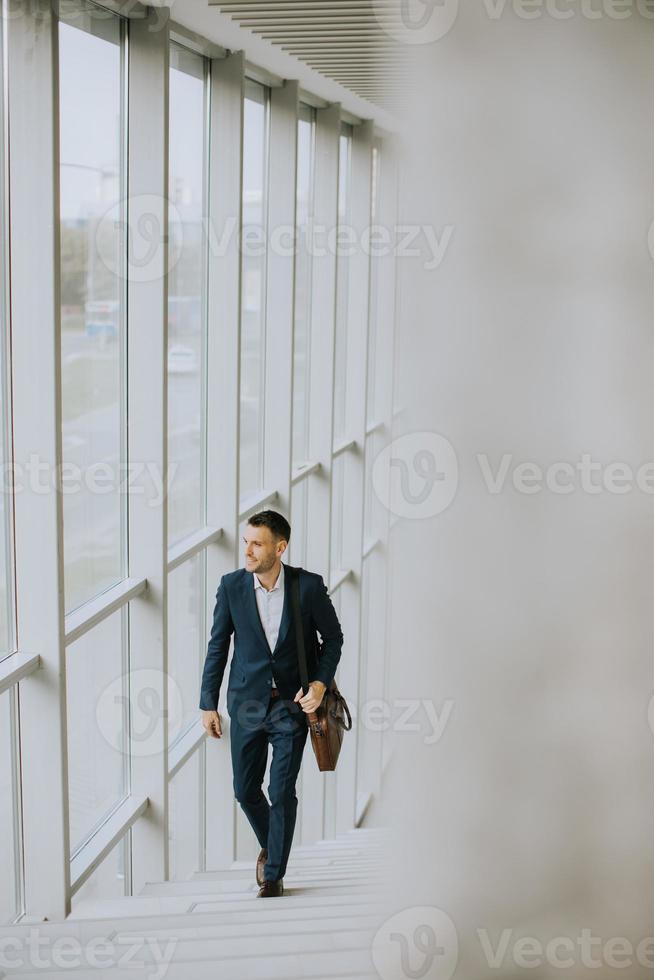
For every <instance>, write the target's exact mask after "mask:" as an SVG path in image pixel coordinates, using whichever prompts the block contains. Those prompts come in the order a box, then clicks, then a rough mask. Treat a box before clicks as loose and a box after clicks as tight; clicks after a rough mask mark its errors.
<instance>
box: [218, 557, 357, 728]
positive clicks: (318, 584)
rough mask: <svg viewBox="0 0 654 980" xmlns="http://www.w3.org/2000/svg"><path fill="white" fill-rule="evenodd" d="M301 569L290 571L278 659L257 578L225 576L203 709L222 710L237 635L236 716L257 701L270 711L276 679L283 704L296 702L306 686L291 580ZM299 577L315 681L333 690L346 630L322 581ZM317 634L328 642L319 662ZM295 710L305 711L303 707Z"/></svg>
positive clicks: (232, 685) (241, 572) (230, 690)
mask: <svg viewBox="0 0 654 980" xmlns="http://www.w3.org/2000/svg"><path fill="white" fill-rule="evenodd" d="M295 567H296V566H293V565H287V564H285V565H284V605H283V609H282V617H281V620H280V624H279V635H278V637H277V643H276V644H275V649H274V650H273V651H272V653H271V650H270V646H269V644H268V639H267V637H266V634H265V632H264V629H263V624H262V622H261V618H260V616H259V609H258V606H257V600H256V596H255V594H254V572H250V571H248V570H247V569H246V568H239V569H237V570H236V571H234V572H229V573H228V574H227V575H223V576H222V578H221V580H220V584H219V586H218V591H217V592H216V605H215V608H214V614H213V626H212V628H211V636H210V639H209V644H208V648H207V656H206V660H205V663H204V671H203V673H202V686H201V691H200V708H201V709H203V710H206V711H216V710H217V709H218V697H219V694H220V687H221V684H222V680H223V675H224V673H225V667H226V665H227V656H228V654H229V646H230V638H231V635H232V633H234V655H233V657H232V663H231V668H230V672H229V682H228V684H227V698H226V701H227V711H228V712H229V714H230V716H231V715H233V714H234V713H235V711H237V710H238V707H239V704H240V703H242V702H243V701H249V700H251V699H254V700H255V701H256V702H258V703H259V704H260V705H262V706H263V708H264V709H265V708H266V707H267V705H268V702H269V699H270V690H271V687H272V680H273V678H274V679H275V684H276V685H277V687H278V688H279V693H280V695H281V696H282V698H285V699H288V700H290V701H291V702H292V701H293V698H294V697H295V695H296V693H297V692H298V690H299V689H300V686H301V681H300V668H299V665H298V660H297V644H296V640H295V635H296V634H295V624H294V622H293V613H292V605H291V601H292V598H291V580H290V575H289V574H288V571H289V569H290V570H294V569H295ZM299 573H300V610H301V614H302V629H303V631H304V648H305V650H306V656H307V668H308V673H309V681H315V680H319V681H323V682H324V683H325V684H326V685H327V686H329V684H330V683H331V681H332V679H333V677H334V674H335V673H336V666H337V664H338V662H339V660H340V658H341V648H342V646H343V633H342V631H341V625H340V623H339V621H338V616H337V615H336V610H335V609H334V606H333V605H332V601H331V599H330V597H329V593H328V592H327V586H326V585H325V583H324V581H323V579H322V576H321V575H318V574H317V573H315V572H308V571H307V570H306V569H304V568H300V569H299ZM316 630H318V631H319V633H320V637H321V640H322V652H321V655H320V658H319V659H318V638H317V636H316ZM295 708H296V709H297V710H299V711H300V712H301V711H302V708H301V706H300V705H299V704H297V703H296V704H295ZM291 710H293V709H291Z"/></svg>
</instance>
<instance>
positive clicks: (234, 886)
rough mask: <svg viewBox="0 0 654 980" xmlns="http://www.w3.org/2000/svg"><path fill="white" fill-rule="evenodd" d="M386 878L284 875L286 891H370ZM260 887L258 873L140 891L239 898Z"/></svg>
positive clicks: (153, 886) (151, 886)
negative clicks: (359, 889)
mask: <svg viewBox="0 0 654 980" xmlns="http://www.w3.org/2000/svg"><path fill="white" fill-rule="evenodd" d="M382 884H383V878H382V876H381V875H372V874H370V873H367V874H366V875H365V876H364V875H362V876H360V877H357V876H356V875H346V874H341V873H338V872H337V873H336V874H332V875H313V876H311V877H308V878H298V877H294V876H293V875H285V876H284V891H285V892H286V891H293V890H298V891H306V890H313V889H317V888H319V889H323V888H349V887H350V886H352V887H366V888H367V889H368V890H370V888H371V887H374V886H377V885H382ZM258 888H259V886H258V885H257V883H256V880H255V877H254V875H252V876H251V878H229V879H227V880H219V881H215V880H212V879H206V878H205V879H203V880H202V881H196V880H195V879H192V880H191V881H154V882H148V884H146V885H144V887H143V889H142V890H141V892H140V895H143V896H144V897H145V896H151V895H161V896H165V895H171V896H179V895H216V896H222V895H229V894H232V895H234V896H235V897H239V896H240V895H242V894H243V893H244V892H245V893H247V892H254V891H258Z"/></svg>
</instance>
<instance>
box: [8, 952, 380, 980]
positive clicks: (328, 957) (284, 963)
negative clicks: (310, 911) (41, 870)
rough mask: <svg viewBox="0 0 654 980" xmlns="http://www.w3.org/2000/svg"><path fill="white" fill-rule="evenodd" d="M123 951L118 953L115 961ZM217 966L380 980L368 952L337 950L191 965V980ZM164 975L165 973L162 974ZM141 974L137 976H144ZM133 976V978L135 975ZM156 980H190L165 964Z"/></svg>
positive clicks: (82, 978)
mask: <svg viewBox="0 0 654 980" xmlns="http://www.w3.org/2000/svg"><path fill="white" fill-rule="evenodd" d="M124 952H125V951H117V955H118V958H120V956H121V955H123V954H124ZM216 962H218V963H219V966H220V967H222V969H223V975H224V976H225V977H228V978H229V980H281V978H284V980H349V978H351V980H354V978H357V980H362V976H365V977H370V978H374V977H375V976H376V978H377V980H379V975H378V974H377V975H376V974H375V972H374V967H373V965H372V961H371V956H370V950H369V949H365V950H350V949H348V950H338V951H334V952H327V953H320V954H319V955H316V956H308V955H306V953H301V954H293V953H290V954H289V953H273V954H270V953H267V954H265V955H263V956H238V957H235V958H232V959H228V958H225V959H221V960H220V961H215V960H211V961H198V962H194V963H193V973H192V975H193V980H216ZM128 969H129V966H128V965H126V966H122V967H121V966H119V965H117V966H114V967H110V968H107V967H103V968H98V969H95V970H93V969H88V968H84V969H75V970H74V971H71V970H70V969H62V970H59V969H49V970H48V973H47V978H48V980H70V977H71V976H74V978H75V980H100V978H101V980H125V976H126V974H127V970H128ZM164 971H165V972H164ZM144 972H145V971H143V970H139V974H143V975H144ZM19 975H20V976H21V977H22V978H23V980H44V974H43V970H36V971H32V972H25V973H21V974H19ZM135 975H136V974H135ZM158 975H159V976H163V977H165V980H189V964H188V962H180V963H175V962H172V963H170V965H169V966H167V967H166V965H165V963H162V964H161V965H160V966H159V974H158Z"/></svg>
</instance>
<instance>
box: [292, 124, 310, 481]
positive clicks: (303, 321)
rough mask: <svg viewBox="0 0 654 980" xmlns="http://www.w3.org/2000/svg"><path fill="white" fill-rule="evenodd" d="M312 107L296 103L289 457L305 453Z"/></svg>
mask: <svg viewBox="0 0 654 980" xmlns="http://www.w3.org/2000/svg"><path fill="white" fill-rule="evenodd" d="M313 119H314V110H313V109H311V108H310V107H309V106H301V107H300V118H299V119H298V131H297V139H298V160H297V187H296V230H297V246H296V247H297V251H296V258H295V337H294V349H293V369H294V378H293V461H294V462H296V463H301V462H304V461H305V460H306V459H308V457H309V355H310V337H311V330H310V323H311V252H310V235H311V222H312V219H313V142H314V122H313Z"/></svg>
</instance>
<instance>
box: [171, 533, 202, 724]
mask: <svg viewBox="0 0 654 980" xmlns="http://www.w3.org/2000/svg"><path fill="white" fill-rule="evenodd" d="M205 567H206V552H204V551H203V552H202V554H200V555H196V556H195V557H194V558H190V559H189V560H188V561H185V562H184V564H183V565H179V566H178V567H177V568H175V569H174V570H173V571H172V572H171V573H170V574H169V576H168V676H169V692H168V694H169V704H170V707H171V708H172V706H173V705H177V706H179V703H180V697H181V711H182V714H181V718H180V716H179V715H178V713H177V710H176V711H175V713H174V721H175V724H174V729H172V730H171V739H176V738H179V737H180V736H181V735H183V734H184V732H186V731H188V729H189V727H190V726H191V725H193V724H194V723H195V722H196V721H197V719H198V691H199V690H200V680H201V675H202V666H203V664H204V657H205V655H206V642H205V632H206V631H205V603H206V599H205V595H206V590H205V586H204V582H205ZM178 718H179V721H180V723H179V725H178V721H177V719H178Z"/></svg>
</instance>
